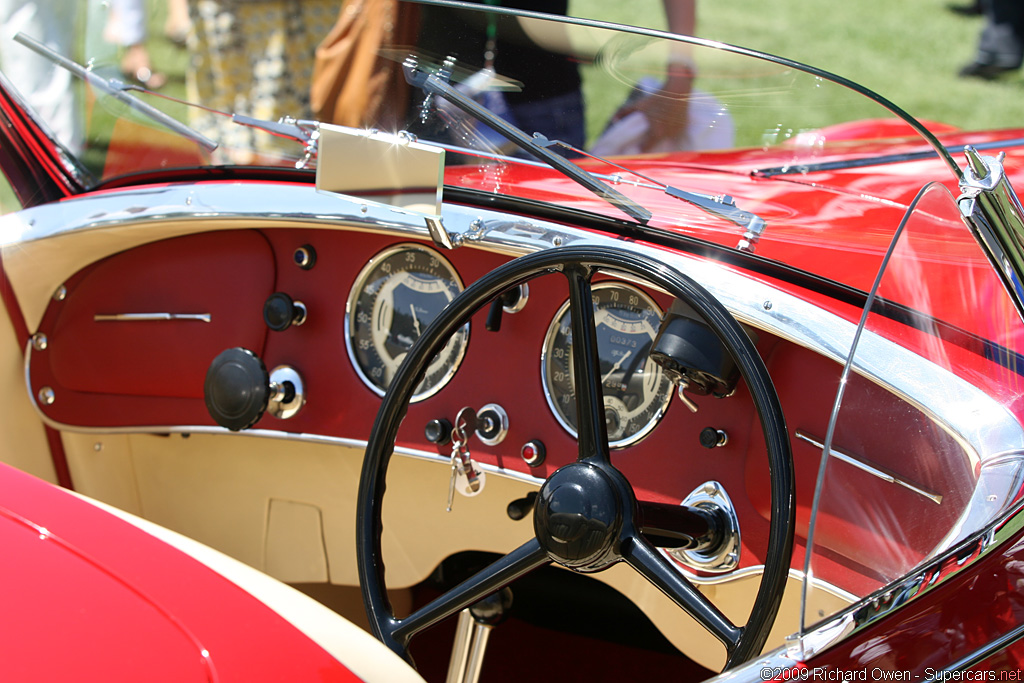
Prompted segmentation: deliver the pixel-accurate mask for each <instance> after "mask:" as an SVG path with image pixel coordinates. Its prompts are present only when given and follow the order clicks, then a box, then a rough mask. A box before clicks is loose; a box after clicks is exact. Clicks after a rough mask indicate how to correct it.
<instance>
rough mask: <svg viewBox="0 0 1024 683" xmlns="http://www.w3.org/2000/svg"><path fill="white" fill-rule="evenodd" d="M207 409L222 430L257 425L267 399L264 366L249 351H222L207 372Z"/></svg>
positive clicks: (268, 377) (267, 391)
mask: <svg viewBox="0 0 1024 683" xmlns="http://www.w3.org/2000/svg"><path fill="white" fill-rule="evenodd" d="M203 396H204V397H205V399H206V410H207V411H209V413H210V417H212V418H213V420H214V422H216V423H217V424H219V425H220V426H221V427H227V428H228V429H230V430H232V431H235V432H237V431H239V430H241V429H248V428H249V427H251V426H253V425H254V424H256V422H257V421H258V420H259V419H260V417H262V416H263V411H265V410H266V409H267V402H268V401H269V399H270V375H269V374H268V373H267V366H265V365H264V364H263V361H261V360H260V359H259V357H258V356H256V354H254V353H253V352H252V351H249V350H248V349H243V348H234V349H228V350H227V351H223V352H221V354H220V355H218V356H217V357H216V358H214V359H213V362H212V363H210V369H209V370H207V372H206V383H205V384H204V386H203Z"/></svg>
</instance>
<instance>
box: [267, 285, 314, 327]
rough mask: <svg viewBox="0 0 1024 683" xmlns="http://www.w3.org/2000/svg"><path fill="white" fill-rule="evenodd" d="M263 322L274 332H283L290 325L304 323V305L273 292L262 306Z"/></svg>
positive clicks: (285, 295)
mask: <svg viewBox="0 0 1024 683" xmlns="http://www.w3.org/2000/svg"><path fill="white" fill-rule="evenodd" d="M263 322H265V323H266V324H267V327H269V328H270V329H272V330H274V331H275V332H283V331H284V330H287V329H288V328H289V327H291V326H292V325H301V324H302V323H304V322H306V305H305V304H303V303H302V302H301V301H293V300H292V298H291V297H290V296H288V295H287V294H285V293H284V292H274V293H273V294H271V295H270V296H269V297H267V301H266V303H264V304H263Z"/></svg>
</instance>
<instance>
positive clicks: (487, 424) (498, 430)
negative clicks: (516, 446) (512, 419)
mask: <svg viewBox="0 0 1024 683" xmlns="http://www.w3.org/2000/svg"><path fill="white" fill-rule="evenodd" d="M476 435H477V437H478V438H479V439H480V440H481V441H482V442H484V443H485V444H487V445H488V446H496V445H497V444H499V443H501V442H502V441H504V440H505V437H506V436H507V435H508V413H506V412H505V409H504V408H502V407H501V406H499V405H498V404H497V403H488V404H487V405H485V406H484V407H483V408H481V409H480V410H478V411H477V414H476Z"/></svg>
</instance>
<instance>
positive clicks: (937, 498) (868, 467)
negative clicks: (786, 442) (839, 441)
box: [794, 429, 942, 505]
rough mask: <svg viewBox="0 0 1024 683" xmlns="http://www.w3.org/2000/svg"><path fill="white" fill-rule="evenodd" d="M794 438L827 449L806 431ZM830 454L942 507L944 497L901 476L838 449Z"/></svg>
mask: <svg viewBox="0 0 1024 683" xmlns="http://www.w3.org/2000/svg"><path fill="white" fill-rule="evenodd" d="M794 436H796V438H798V439H800V440H801V441H803V442H805V443H809V444H810V445H812V446H814V447H815V448H817V449H819V450H822V449H824V448H825V441H824V439H820V438H818V437H816V436H813V435H811V434H808V433H807V432H805V431H803V430H801V429H798V430H796V432H795V433H794ZM828 454H829V456H830V457H833V458H835V459H836V460H841V461H842V462H845V463H847V464H848V465H852V466H853V467H856V468H857V469H859V470H862V471H864V472H867V473H868V474H870V475H871V476H873V477H877V478H878V479H881V480H882V481H885V482H888V483H890V484H896V485H898V486H902V487H903V488H905V489H908V490H910V491H913V492H914V493H916V494H918V495H921V496H924V497H925V498H927V499H928V500H930V501H932V502H933V503H936V504H937V505H942V495H941V494H938V493H932V492H931V491H928V490H927V489H925V488H922V487H920V486H918V485H917V484H912V483H911V482H909V481H907V480H905V479H902V478H900V477H899V476H897V475H895V474H891V473H889V472H885V471H883V470H882V469H881V468H879V467H876V466H875V465H872V464H870V463H868V462H866V461H865V460H863V459H862V458H858V457H857V456H855V455H850V454H849V453H845V452H843V451H841V450H839V449H836V448H830V449H829V451H828Z"/></svg>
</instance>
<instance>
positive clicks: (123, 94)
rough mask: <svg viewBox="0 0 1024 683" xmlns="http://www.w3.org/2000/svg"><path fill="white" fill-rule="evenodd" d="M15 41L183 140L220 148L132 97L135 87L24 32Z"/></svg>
mask: <svg viewBox="0 0 1024 683" xmlns="http://www.w3.org/2000/svg"><path fill="white" fill-rule="evenodd" d="M14 39H15V40H16V41H18V42H19V43H21V44H22V45H24V46H25V47H27V48H29V49H30V50H32V51H34V52H36V53H38V54H40V55H42V56H43V57H45V58H46V59H49V60H50V61H51V62H53V63H54V64H56V65H57V66H60V67H62V68H64V69H67V70H68V71H70V72H71V73H73V74H74V75H76V76H78V77H79V78H81V79H82V80H84V81H85V82H87V83H89V84H90V85H93V86H95V87H97V88H99V89H100V90H102V91H103V92H105V93H107V94H108V95H110V96H111V97H114V98H116V99H118V100H120V101H121V102H124V103H125V104H127V105H128V106H129V107H131V108H132V109H134V110H135V111H137V112H139V113H141V114H144V115H145V116H148V117H149V118H151V119H153V120H154V121H156V122H157V123H159V124H161V125H163V126H166V127H167V128H169V129H171V130H172V131H174V132H175V133H177V134H178V135H181V136H183V137H186V138H188V139H190V140H193V141H195V142H197V143H199V144H200V145H202V146H203V148H204V149H206V150H207V151H208V152H212V151H213V150H215V149H217V143H216V142H214V141H213V140H211V139H210V138H208V137H206V136H205V135H203V134H202V133H200V132H199V131H197V130H195V129H193V128H189V127H188V126H186V125H185V124H184V123H182V122H181V121H178V120H177V119H175V118H174V117H172V116H169V115H167V114H165V113H164V112H162V111H160V110H159V109H157V108H156V107H154V106H152V105H151V104H148V103H146V102H143V101H142V100H140V99H139V98H138V97H136V96H135V95H132V94H131V92H129V91H130V90H134V89H136V88H135V87H134V86H130V85H125V84H124V83H123V82H121V81H119V80H117V79H113V78H103V77H102V76H100V75H99V74H96V73H93V72H92V71H90V70H89V69H86V68H85V67H84V66H82V65H81V64H78V63H76V62H73V61H71V60H70V59H68V58H67V57H65V56H64V55H62V54H60V53H59V52H54V51H53V50H51V49H50V48H48V47H46V46H45V45H43V44H42V43H40V42H39V41H38V40H35V39H34V38H31V37H29V36H26V35H25V34H24V33H20V32H19V33H15V34H14Z"/></svg>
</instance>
